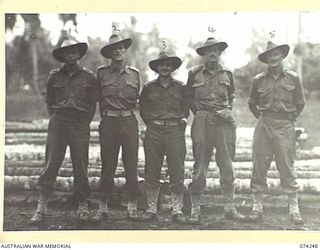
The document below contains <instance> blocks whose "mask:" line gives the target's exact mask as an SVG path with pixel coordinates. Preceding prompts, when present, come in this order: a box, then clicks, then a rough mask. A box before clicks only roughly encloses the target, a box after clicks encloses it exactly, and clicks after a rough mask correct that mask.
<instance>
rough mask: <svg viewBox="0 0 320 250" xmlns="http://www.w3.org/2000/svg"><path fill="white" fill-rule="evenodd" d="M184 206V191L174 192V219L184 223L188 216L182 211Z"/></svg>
mask: <svg viewBox="0 0 320 250" xmlns="http://www.w3.org/2000/svg"><path fill="white" fill-rule="evenodd" d="M182 206H183V193H181V194H177V193H172V221H173V222H176V223H180V224H183V223H185V222H186V218H185V216H184V214H183V212H182Z"/></svg>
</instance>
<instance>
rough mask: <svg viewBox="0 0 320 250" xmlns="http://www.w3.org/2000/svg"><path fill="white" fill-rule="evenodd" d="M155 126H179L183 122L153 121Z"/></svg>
mask: <svg viewBox="0 0 320 250" xmlns="http://www.w3.org/2000/svg"><path fill="white" fill-rule="evenodd" d="M151 122H152V123H153V124H156V125H162V126H166V125H168V126H177V125H179V124H180V123H181V120H152V121H151Z"/></svg>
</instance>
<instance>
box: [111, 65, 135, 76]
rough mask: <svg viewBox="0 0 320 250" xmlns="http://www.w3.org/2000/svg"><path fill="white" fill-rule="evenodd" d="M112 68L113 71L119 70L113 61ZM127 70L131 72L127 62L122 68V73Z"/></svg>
mask: <svg viewBox="0 0 320 250" xmlns="http://www.w3.org/2000/svg"><path fill="white" fill-rule="evenodd" d="M110 70H111V72H115V71H118V69H117V67H115V65H114V64H113V63H111V64H110ZM122 72H125V73H127V74H129V73H130V69H129V66H128V65H127V64H124V65H123V67H122V68H121V69H120V73H122Z"/></svg>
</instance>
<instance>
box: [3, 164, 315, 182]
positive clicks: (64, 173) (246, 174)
mask: <svg viewBox="0 0 320 250" xmlns="http://www.w3.org/2000/svg"><path fill="white" fill-rule="evenodd" d="M42 170H43V167H35V168H30V167H24V168H23V167H19V168H13V167H6V168H5V175H6V176H32V175H40V173H41V171H42ZM166 170H167V169H166V168H163V170H162V178H165V179H168V178H169V177H167V171H166ZM100 173H101V168H89V169H88V176H89V177H99V176H100ZM144 174H145V173H144V168H142V167H140V168H138V175H139V176H144ZM295 174H296V177H297V178H300V179H319V181H320V171H301V170H300V171H299V170H298V171H295ZM251 175H252V171H250V170H239V169H237V170H235V174H234V176H235V178H238V179H250V178H251ZM58 176H61V177H71V176H73V169H72V168H71V167H65V168H60V170H59V173H58ZM184 176H185V178H192V169H185V175H184ZM115 177H125V171H124V168H123V167H118V168H117V170H116V173H115ZM267 177H268V178H279V173H278V172H277V171H275V170H270V171H268V173H267ZM207 178H215V179H217V178H219V171H217V170H216V169H211V170H210V171H208V173H207Z"/></svg>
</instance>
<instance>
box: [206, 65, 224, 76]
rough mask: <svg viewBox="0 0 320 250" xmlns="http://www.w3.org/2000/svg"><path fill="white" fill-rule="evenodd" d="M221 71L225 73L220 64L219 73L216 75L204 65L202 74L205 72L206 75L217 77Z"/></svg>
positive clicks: (216, 72)
mask: <svg viewBox="0 0 320 250" xmlns="http://www.w3.org/2000/svg"><path fill="white" fill-rule="evenodd" d="M221 71H223V68H222V66H221V65H220V64H218V68H217V71H215V72H214V73H212V71H211V70H209V69H208V68H207V64H205V65H204V68H203V70H202V72H204V73H205V72H207V73H208V74H209V75H210V76H215V75H217V74H218V73H220V72H221Z"/></svg>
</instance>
